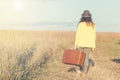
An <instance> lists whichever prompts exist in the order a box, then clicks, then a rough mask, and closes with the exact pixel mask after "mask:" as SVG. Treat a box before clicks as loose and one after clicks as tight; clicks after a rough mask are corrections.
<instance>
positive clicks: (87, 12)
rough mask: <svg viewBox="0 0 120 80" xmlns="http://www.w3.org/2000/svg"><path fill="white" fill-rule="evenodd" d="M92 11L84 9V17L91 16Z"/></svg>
mask: <svg viewBox="0 0 120 80" xmlns="http://www.w3.org/2000/svg"><path fill="white" fill-rule="evenodd" d="M91 16H92V15H91V13H90V12H89V11H88V10H84V12H83V14H82V17H91Z"/></svg>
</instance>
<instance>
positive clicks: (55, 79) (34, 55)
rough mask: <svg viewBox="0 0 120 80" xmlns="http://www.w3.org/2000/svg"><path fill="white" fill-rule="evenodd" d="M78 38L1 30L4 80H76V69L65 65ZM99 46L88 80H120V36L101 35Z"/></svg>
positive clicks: (0, 63) (57, 33)
mask: <svg viewBox="0 0 120 80" xmlns="http://www.w3.org/2000/svg"><path fill="white" fill-rule="evenodd" d="M74 38H75V32H74V31H10V30H0V80H74V79H75V77H76V74H75V72H68V70H69V69H71V68H72V67H74V66H71V65H66V64H63V63H62V56H63V51H64V49H67V48H72V47H73V45H74ZM96 45H97V47H96V49H95V51H94V52H93V53H91V54H90V57H91V58H92V59H93V60H94V61H95V66H94V67H91V68H90V71H89V73H88V79H89V80H120V33H111V32H109V33H106V32H98V33H97V40H96ZM79 80H86V79H83V78H82V77H81V76H80V78H79Z"/></svg>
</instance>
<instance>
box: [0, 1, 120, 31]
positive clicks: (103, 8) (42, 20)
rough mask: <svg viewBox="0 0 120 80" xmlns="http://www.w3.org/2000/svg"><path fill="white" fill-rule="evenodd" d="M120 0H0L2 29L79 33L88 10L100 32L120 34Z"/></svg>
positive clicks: (0, 24) (0, 23) (0, 27)
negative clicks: (82, 18)
mask: <svg viewBox="0 0 120 80" xmlns="http://www.w3.org/2000/svg"><path fill="white" fill-rule="evenodd" d="M119 3H120V0H0V29H26V30H41V29H46V30H76V28H77V23H78V22H79V20H80V18H81V14H82V13H83V11H84V10H89V11H90V12H91V14H92V19H93V22H94V23H95V25H96V28H97V31H98V32H120V20H119V19H120V9H119V7H120V5H119Z"/></svg>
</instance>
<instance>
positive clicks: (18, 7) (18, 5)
mask: <svg viewBox="0 0 120 80" xmlns="http://www.w3.org/2000/svg"><path fill="white" fill-rule="evenodd" d="M22 7H23V4H22V3H21V2H14V9H15V10H16V11H20V10H21V9H22Z"/></svg>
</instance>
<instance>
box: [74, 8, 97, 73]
mask: <svg viewBox="0 0 120 80" xmlns="http://www.w3.org/2000/svg"><path fill="white" fill-rule="evenodd" d="M91 16H92V15H91V13H90V12H89V11H88V10H85V11H84V12H83V14H82V17H81V20H80V21H79V23H78V27H77V31H76V38H75V48H76V49H78V50H81V51H84V52H85V53H86V57H85V62H84V66H77V72H80V70H81V67H82V70H83V72H84V73H85V74H87V72H88V69H89V66H90V60H89V54H90V52H92V50H94V48H95V40H96V27H95V24H94V23H93V21H92V18H91Z"/></svg>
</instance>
